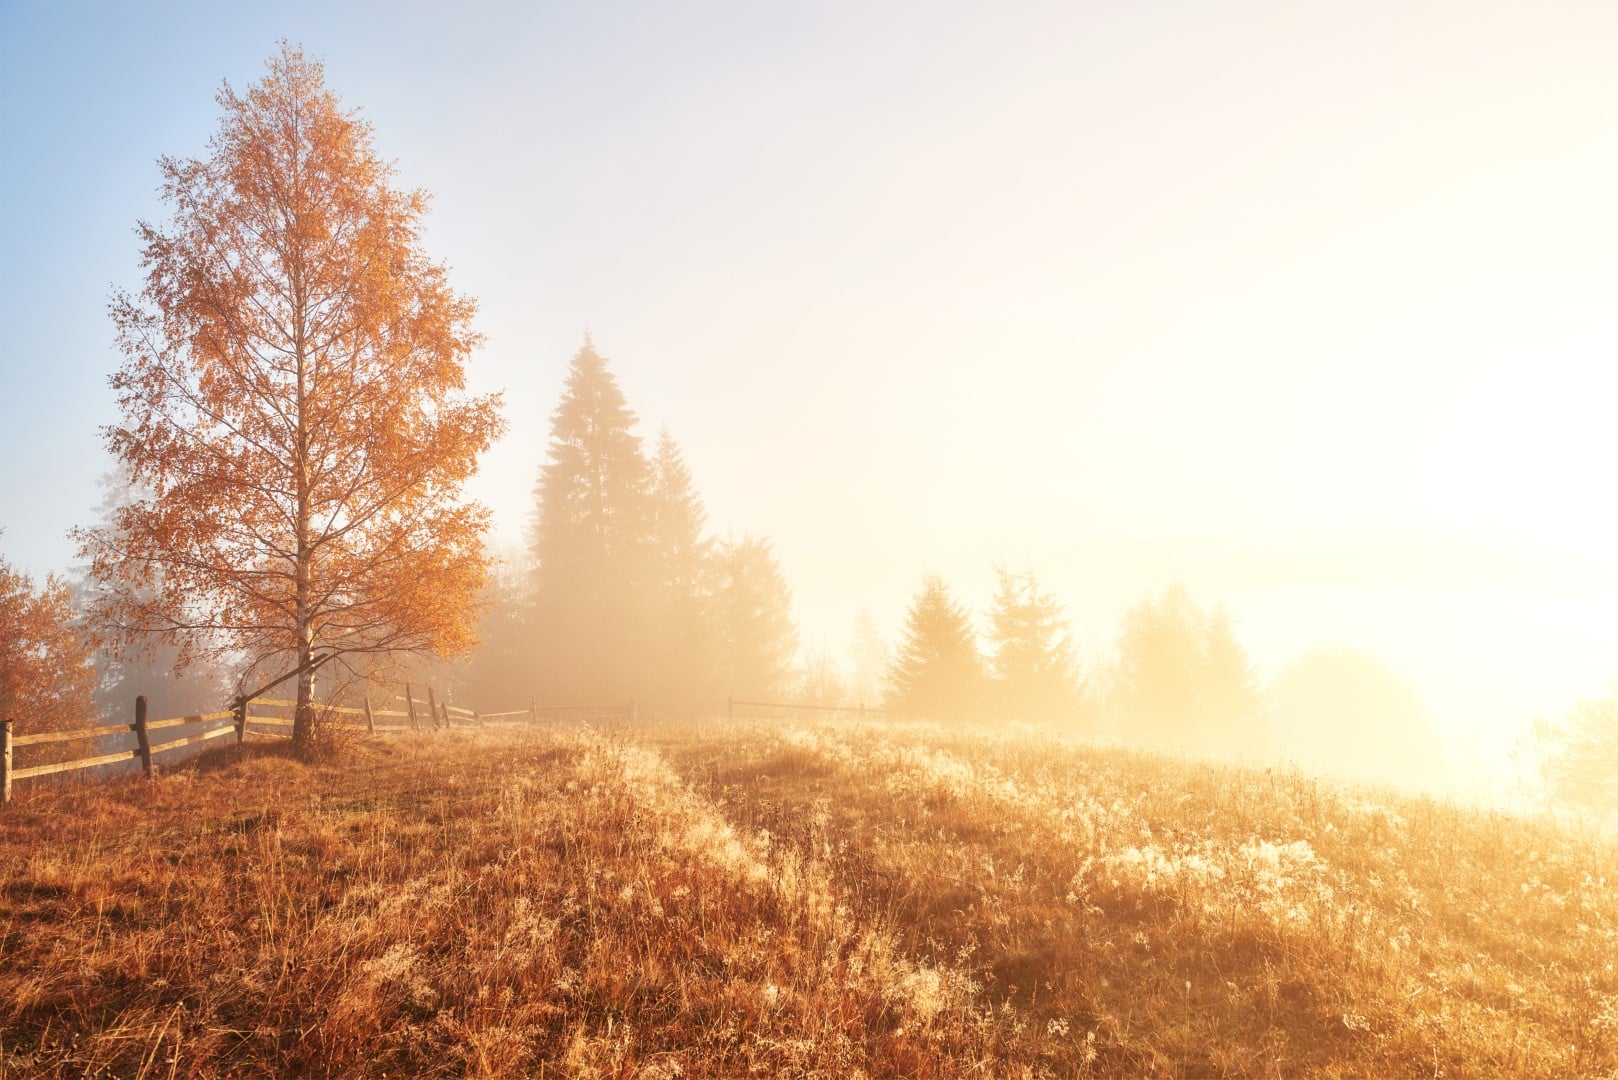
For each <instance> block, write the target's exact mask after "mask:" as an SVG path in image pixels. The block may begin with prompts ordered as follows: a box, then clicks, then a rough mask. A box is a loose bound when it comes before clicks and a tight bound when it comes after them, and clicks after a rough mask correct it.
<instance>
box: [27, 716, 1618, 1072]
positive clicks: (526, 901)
mask: <svg viewBox="0 0 1618 1080" xmlns="http://www.w3.org/2000/svg"><path fill="white" fill-rule="evenodd" d="M0 826H3V827H0V1032H3V1035H0V1053H3V1058H0V1075H4V1076H13V1075H17V1076H20V1075H29V1076H33V1075H80V1074H83V1073H86V1072H92V1073H93V1072H95V1071H96V1070H98V1069H106V1070H109V1071H111V1072H113V1073H116V1074H118V1075H129V1074H145V1075H148V1076H168V1075H194V1074H204V1073H206V1074H212V1073H218V1072H223V1071H230V1072H233V1073H236V1074H249V1075H280V1074H287V1073H300V1074H307V1075H354V1074H373V1075H380V1074H383V1073H388V1074H393V1075H398V1074H401V1073H405V1074H444V1075H463V1074H472V1075H568V1076H589V1075H599V1076H625V1077H628V1076H642V1077H673V1076H702V1075H726V1076H729V1075H745V1074H749V1073H752V1074H761V1075H778V1074H789V1075H822V1076H838V1077H841V1076H855V1075H862V1074H864V1075H905V1076H960V1075H983V1074H988V1075H1035V1076H1038V1075H1046V1076H1082V1075H1118V1074H1127V1075H1153V1074H1160V1075H1260V1074H1263V1075H1276V1074H1282V1075H1300V1074H1310V1075H1321V1076H1332V1075H1343V1076H1363V1075H1379V1076H1390V1075H1418V1074H1419V1075H1423V1076H1432V1075H1435V1074H1442V1075H1448V1076H1460V1075H1513V1076H1535V1075H1545V1076H1549V1075H1568V1074H1574V1073H1577V1074H1590V1073H1601V1072H1608V1071H1611V1070H1613V1069H1615V1068H1618V1008H1615V1006H1614V1000H1615V999H1614V996H1613V995H1614V994H1615V993H1618V976H1615V974H1614V971H1613V969H1612V966H1611V964H1610V963H1609V962H1608V958H1609V957H1612V956H1614V955H1615V949H1614V945H1615V940H1618V901H1615V899H1614V897H1613V895H1612V893H1611V890H1610V889H1609V888H1608V886H1607V881H1606V879H1607V878H1608V877H1612V878H1613V879H1614V880H1615V881H1618V873H1614V868H1615V865H1618V864H1615V859H1614V855H1613V852H1612V851H1611V850H1609V849H1607V848H1605V847H1600V846H1596V845H1593V844H1589V843H1584V842H1581V841H1580V840H1579V839H1578V838H1577V837H1574V836H1572V835H1570V834H1568V833H1566V832H1563V831H1559V830H1556V829H1554V828H1551V827H1549V826H1545V825H1541V824H1535V823H1525V822H1520V821H1515V820H1511V819H1508V818H1504V817H1497V816H1488V815H1479V814H1474V813H1469V812H1464V811H1460V810H1457V809H1454V808H1452V807H1447V806H1444V805H1442V804H1435V803H1430V802H1376V801H1372V800H1370V799H1368V798H1366V797H1365V796H1363V795H1362V794H1358V793H1354V792H1342V791H1338V790H1336V789H1331V788H1327V787H1325V786H1323V785H1318V784H1316V783H1314V782H1312V781H1309V780H1306V779H1302V778H1299V777H1295V776H1286V775H1272V774H1269V773H1253V772H1243V771H1240V770H1236V769H1230V768H1221V767H1213V766H1207V765H1193V764H1186V763H1182V762H1175V761H1170V760H1165V759H1158V758H1153V757H1150V756H1144V755H1136V754H1129V753H1124V752H1120V751H1104V750H1096V749H1089V748H1083V747H1075V746H1069V745H1063V744H1061V743H1058V742H1055V741H1052V740H1049V739H1045V738H1041V737H1038V736H1034V735H1026V736H1020V737H1012V736H1005V735H1000V734H996V733H994V732H991V731H987V730H985V731H968V732H962V731H949V730H944V729H941V728H937V727H931V726H925V725H914V726H891V725H874V724H873V725H845V724H824V725H809V724H795V723H792V722H782V723H779V724H767V725H764V724H761V725H757V726H751V725H749V726H744V727H739V728H736V729H732V730H726V731H721V730H718V729H713V728H703V729H693V728H685V729H673V728H668V729H660V728H651V729H636V730H635V731H633V732H628V731H623V730H620V731H585V730H570V731H560V730H527V729H505V730H486V731H482V732H476V733H472V732H456V733H444V734H439V735H436V736H434V737H432V738H427V739H422V740H419V741H405V740H402V739H401V740H399V741H395V742H380V743H371V744H362V745H358V746H356V747H353V748H352V749H351V750H350V751H349V752H348V753H347V754H346V755H345V757H344V759H343V761H342V764H341V766H340V767H338V766H331V767H311V766H306V765H302V764H298V763H296V762H293V761H290V760H288V759H286V758H284V757H281V756H278V755H274V754H270V753H266V752H263V751H260V752H258V753H252V752H249V753H248V754H247V755H245V756H238V754H237V752H236V751H235V750H233V749H232V750H226V751H223V752H218V753H215V754H213V755H211V756H210V757H208V758H206V759H203V760H202V761H200V762H197V763H193V764H192V765H189V766H187V767H185V768H183V769H180V770H177V771H175V772H173V773H170V774H169V775H167V776H164V777H163V778H161V779H159V780H158V781H156V782H155V783H150V784H147V783H144V782H142V781H140V780H138V779H127V780H115V781H111V782H106V783H100V784H84V785H75V786H62V787H42V788H39V789H37V790H34V791H32V792H24V793H23V795H22V797H21V798H20V799H19V801H18V802H17V803H16V804H14V805H13V806H12V807H9V808H7V810H6V811H5V812H4V813H3V814H0Z"/></svg>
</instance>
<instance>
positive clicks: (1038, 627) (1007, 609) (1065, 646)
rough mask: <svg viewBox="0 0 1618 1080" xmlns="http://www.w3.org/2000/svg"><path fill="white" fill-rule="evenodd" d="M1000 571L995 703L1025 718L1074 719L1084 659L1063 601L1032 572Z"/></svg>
mask: <svg viewBox="0 0 1618 1080" xmlns="http://www.w3.org/2000/svg"><path fill="white" fill-rule="evenodd" d="M994 573H995V578H996V586H995V594H994V607H993V609H992V610H991V611H990V615H989V625H990V641H991V643H992V645H993V650H994V651H993V657H992V659H991V660H990V670H991V672H992V674H993V676H994V701H995V705H996V706H997V708H998V709H999V710H1000V711H1001V712H1003V713H1004V714H1005V715H1007V716H1010V717H1013V718H1015V719H1019V720H1054V719H1074V718H1075V717H1076V715H1077V713H1078V711H1079V704H1080V694H1079V675H1078V663H1077V661H1075V660H1074V657H1073V642H1072V639H1071V638H1070V637H1069V635H1068V630H1067V620H1065V619H1063V618H1062V607H1061V605H1060V604H1058V603H1057V602H1056V599H1055V598H1054V597H1052V596H1051V595H1050V594H1049V593H1047V592H1044V591H1043V590H1042V589H1041V588H1040V587H1039V580H1038V578H1036V577H1035V576H1034V572H1033V571H1032V570H1027V571H1024V572H1022V573H1013V572H1011V571H1010V570H1007V569H1006V568H1005V567H1003V566H996V567H995V568H994Z"/></svg>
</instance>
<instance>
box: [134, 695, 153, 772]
mask: <svg viewBox="0 0 1618 1080" xmlns="http://www.w3.org/2000/svg"><path fill="white" fill-rule="evenodd" d="M135 738H136V739H138V740H139V741H140V767H141V768H142V769H144V770H145V771H146V779H148V780H150V779H151V778H152V738H151V736H150V735H148V734H147V732H146V695H145V694H141V695H140V696H139V697H137V698H136V699H135Z"/></svg>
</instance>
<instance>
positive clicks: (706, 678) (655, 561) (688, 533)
mask: <svg viewBox="0 0 1618 1080" xmlns="http://www.w3.org/2000/svg"><path fill="white" fill-rule="evenodd" d="M707 523H708V512H707V510H706V509H705V508H704V507H703V505H702V498H701V496H699V495H698V494H697V491H696V485H695V484H694V483H693V482H692V479H691V470H690V469H688V468H687V467H686V464H685V459H684V457H683V456H682V455H681V453H680V448H679V446H678V445H677V444H676V443H675V442H674V439H673V437H672V436H670V435H669V432H668V428H664V429H663V430H662V432H661V433H660V434H659V435H658V439H657V453H656V455H655V456H654V457H653V458H652V486H651V522H650V528H651V535H650V549H649V554H650V557H651V566H652V588H653V595H652V597H651V613H650V617H651V631H652V633H651V637H652V640H653V642H654V643H655V644H654V646H653V650H652V655H651V657H650V663H651V672H652V674H651V676H650V680H651V687H650V690H651V696H652V698H653V700H655V701H657V702H658V703H660V704H662V705H664V706H667V707H674V708H682V709H690V708H695V707H697V706H699V705H701V704H704V703H710V704H711V703H712V702H713V701H714V700H715V699H716V698H717V697H718V696H719V695H720V694H721V693H722V692H723V691H722V690H721V689H720V688H719V687H718V686H716V685H715V679H714V676H713V665H714V658H713V652H714V642H713V640H712V639H713V632H712V626H711V623H712V612H711V610H710V609H711V607H712V600H713V597H712V590H713V582H712V577H713V573H712V570H713V567H712V558H711V557H712V554H713V541H712V540H710V539H708V538H707V537H705V536H704V535H703V532H704V530H705V529H706V528H707Z"/></svg>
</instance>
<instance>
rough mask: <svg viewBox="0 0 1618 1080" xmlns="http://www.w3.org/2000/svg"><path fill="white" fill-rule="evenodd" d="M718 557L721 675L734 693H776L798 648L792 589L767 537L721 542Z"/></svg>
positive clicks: (754, 696) (787, 678) (783, 684)
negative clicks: (783, 574)
mask: <svg viewBox="0 0 1618 1080" xmlns="http://www.w3.org/2000/svg"><path fill="white" fill-rule="evenodd" d="M714 562H715V566H716V569H717V574H716V577H717V579H718V594H717V597H716V604H715V607H716V611H717V631H718V645H719V661H720V662H719V671H720V675H721V678H722V679H723V680H724V682H725V683H726V684H727V687H728V692H729V693H730V694H731V695H732V696H734V697H739V698H752V699H757V698H773V697H775V696H777V695H779V694H781V693H782V692H783V691H785V690H786V688H787V686H788V683H789V681H790V678H791V674H792V662H793V659H794V658H795V657H796V656H797V653H798V629H797V627H796V626H794V625H793V622H792V590H791V589H790V588H788V586H787V582H786V578H784V577H782V575H781V568H780V567H779V566H778V565H777V564H776V561H775V555H774V554H773V553H772V552H771V551H770V542H769V541H768V540H764V539H761V538H759V537H755V536H745V537H743V538H742V539H741V541H739V542H732V541H727V542H725V543H722V544H720V545H719V546H718V549H717V550H716V552H715V556H714Z"/></svg>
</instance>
